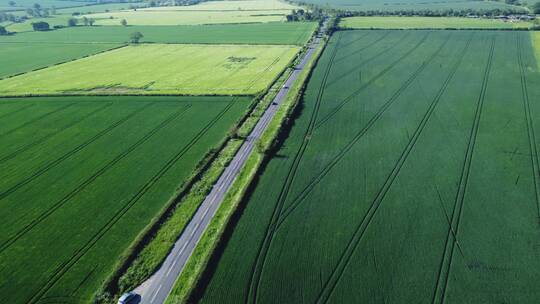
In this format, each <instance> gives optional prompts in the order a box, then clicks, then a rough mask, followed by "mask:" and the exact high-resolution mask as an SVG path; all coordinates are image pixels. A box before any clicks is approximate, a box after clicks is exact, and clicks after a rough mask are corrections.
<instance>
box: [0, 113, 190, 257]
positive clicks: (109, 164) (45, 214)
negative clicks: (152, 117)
mask: <svg viewBox="0 0 540 304" xmlns="http://www.w3.org/2000/svg"><path fill="white" fill-rule="evenodd" d="M189 108H190V106H185V107H181V108H180V109H178V110H177V111H175V112H174V113H172V114H171V115H169V116H167V118H165V119H164V120H163V121H161V122H160V123H159V124H158V125H157V126H155V127H154V128H152V129H151V130H150V131H149V132H148V133H146V134H145V135H144V136H143V137H141V138H140V139H139V140H137V141H136V142H135V143H133V144H131V145H130V146H129V147H128V148H127V149H126V150H124V151H122V152H121V153H120V154H118V155H116V156H115V157H114V158H113V159H112V160H110V161H108V162H107V163H106V164H105V165H104V166H102V167H101V168H99V169H98V170H97V171H95V172H94V173H93V174H92V175H91V176H89V177H88V178H86V179H85V180H84V181H83V182H82V183H80V184H79V185H78V186H77V187H76V188H75V189H73V190H71V191H70V192H69V193H68V194H67V195H65V196H64V197H63V198H62V199H60V200H59V201H57V202H56V203H54V204H53V205H52V206H51V207H50V208H48V209H47V210H46V211H44V212H42V213H41V214H40V215H39V216H37V217H36V218H34V219H33V220H31V221H30V223H28V224H27V225H26V226H25V227H24V228H22V229H21V230H19V231H18V232H17V233H15V234H14V235H13V236H11V237H10V238H8V239H7V240H6V241H4V242H3V243H2V244H1V245H0V253H1V252H3V251H5V250H6V249H8V248H9V247H10V246H11V245H12V244H13V243H15V242H16V241H17V240H18V239H20V238H21V237H23V236H24V235H25V234H26V233H28V232H29V231H31V230H32V229H33V228H34V227H35V226H36V225H38V224H39V223H41V222H42V221H44V220H45V219H46V218H48V217H49V216H50V215H52V214H53V213H54V212H55V211H56V210H58V209H59V208H61V207H62V206H64V205H65V204H66V203H67V202H69V201H70V200H71V199H72V198H73V197H75V196H76V195H77V194H78V193H80V192H81V191H83V190H84V189H85V188H86V187H87V186H89V185H91V184H92V183H93V182H94V181H96V180H97V179H98V178H99V177H100V176H101V175H103V174H105V173H106V172H108V171H109V170H110V169H111V168H114V166H115V165H116V164H117V163H118V162H120V161H121V160H122V159H124V158H125V157H126V156H128V155H129V154H130V153H131V152H133V151H134V150H136V149H137V148H138V147H139V146H141V145H142V144H144V143H145V142H146V141H147V140H148V139H150V138H151V137H152V136H154V135H155V134H156V133H158V132H159V131H160V130H161V129H163V128H164V127H166V126H167V125H168V124H169V123H171V122H172V121H174V120H175V119H176V118H178V117H179V116H180V115H181V114H183V113H185V112H186V111H187V110H188V109H189Z"/></svg>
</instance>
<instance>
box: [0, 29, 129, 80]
mask: <svg viewBox="0 0 540 304" xmlns="http://www.w3.org/2000/svg"><path fill="white" fill-rule="evenodd" d="M13 37H15V36H13ZM1 41H2V39H0V79H1V78H4V77H6V76H12V75H15V74H19V73H24V72H28V71H31V70H34V69H39V68H43V67H46V66H50V65H53V64H57V63H62V62H65V61H69V60H73V59H76V58H82V57H84V56H88V55H92V54H95V53H97V52H101V51H105V50H108V49H112V48H114V47H117V46H119V45H118V44H108V43H104V44H74V43H62V44H61V45H58V44H56V43H39V44H24V43H23V44H21V43H2V42H1Z"/></svg>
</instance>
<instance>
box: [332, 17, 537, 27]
mask: <svg viewBox="0 0 540 304" xmlns="http://www.w3.org/2000/svg"><path fill="white" fill-rule="evenodd" d="M340 26H341V27H344V28H384V29H398V28H404V29H410V28H528V27H530V26H531V23H529V22H503V21H501V20H496V19H483V18H458V17H348V18H343V19H342V21H341V22H340Z"/></svg>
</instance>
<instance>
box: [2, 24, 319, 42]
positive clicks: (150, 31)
mask: <svg viewBox="0 0 540 304" xmlns="http://www.w3.org/2000/svg"><path fill="white" fill-rule="evenodd" d="M316 26H317V24H316V23H315V22H288V23H286V22H269V23H258V24H217V25H200V26H190V25H184V26H181V25H180V26H128V27H123V26H93V27H88V26H77V27H70V28H63V29H59V30H54V31H48V32H26V33H18V34H16V35H10V36H0V45H1V44H2V43H28V44H30V43H125V42H128V41H129V37H130V34H131V33H133V32H141V33H142V34H143V35H144V38H143V39H142V40H141V41H142V42H154V43H204V44H295V45H296V44H297V45H303V44H304V43H305V42H307V40H308V39H309V37H310V36H311V34H312V33H313V31H314V30H315V28H316Z"/></svg>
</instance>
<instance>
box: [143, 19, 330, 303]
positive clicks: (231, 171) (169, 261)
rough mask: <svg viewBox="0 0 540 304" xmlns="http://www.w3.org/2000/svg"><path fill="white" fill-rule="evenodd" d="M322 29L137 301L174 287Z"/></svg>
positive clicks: (157, 298) (152, 299)
mask: <svg viewBox="0 0 540 304" xmlns="http://www.w3.org/2000/svg"><path fill="white" fill-rule="evenodd" d="M324 31H325V26H322V27H321V29H320V30H319V34H317V36H316V37H315V38H314V39H313V40H312V42H311V44H309V45H308V50H307V52H306V53H305V54H304V57H303V58H302V60H301V61H300V63H298V65H296V67H295V69H294V70H293V72H292V73H291V75H290V76H289V78H288V79H287V81H286V82H285V84H284V85H283V87H282V88H281V89H280V91H279V92H278V94H277V95H276V97H275V98H274V101H273V102H272V103H271V104H270V106H269V107H268V108H267V109H266V111H265V112H264V114H263V116H262V117H261V118H260V119H259V121H258V122H257V124H256V125H255V128H253V130H252V131H251V133H250V135H249V136H248V137H247V139H246V140H245V141H244V143H243V144H242V146H241V147H240V149H239V150H238V152H237V153H236V155H235V156H234V158H233V160H232V161H231V162H230V164H229V165H228V166H227V168H225V170H224V172H223V174H222V175H221V176H220V178H219V179H218V181H217V183H216V184H215V185H214V187H213V188H212V190H211V191H210V193H209V194H208V196H207V197H206V199H205V200H204V201H203V202H202V204H201V205H200V206H199V208H198V210H197V212H196V213H195V215H194V216H193V218H192V219H191V221H190V222H189V224H188V225H187V227H186V228H185V230H184V232H183V233H182V235H181V236H180V238H179V239H178V240H177V241H176V243H175V244H174V247H173V249H172V251H171V252H170V253H169V255H168V256H167V258H166V260H165V262H164V263H163V265H162V266H161V268H160V269H159V270H158V271H157V272H156V273H155V274H154V275H153V276H152V277H151V278H150V279H148V280H147V281H146V282H144V283H143V284H142V285H141V286H139V287H137V288H136V289H135V290H134V292H136V293H137V294H139V295H140V296H141V302H140V303H143V304H161V303H164V302H165V300H166V299H167V296H168V295H169V293H170V292H171V290H172V288H173V287H174V283H175V282H176V279H177V278H178V277H179V276H180V273H182V270H183V269H184V266H185V265H186V262H187V260H188V259H189V257H190V256H191V254H192V253H193V251H194V250H195V247H196V246H197V243H198V242H199V240H200V238H201V236H202V234H203V233H204V231H205V229H206V227H207V226H208V224H209V223H210V221H211V220H212V218H213V217H214V215H215V213H216V210H217V209H218V208H219V206H220V204H221V202H222V201H223V198H224V197H225V194H226V193H227V191H228V190H229V188H230V187H231V186H232V184H233V182H234V180H235V179H236V177H237V176H238V173H239V172H240V169H242V167H243V166H244V165H245V163H246V161H247V159H248V157H249V155H250V154H251V152H252V151H253V149H254V147H255V143H256V142H257V140H258V139H259V138H260V137H261V135H262V134H263V133H264V131H265V130H266V128H267V127H268V125H269V124H270V122H271V121H272V118H273V117H274V115H275V114H276V111H277V109H278V108H279V106H280V105H281V103H282V102H283V101H284V100H285V97H286V96H287V93H288V92H289V88H290V87H291V86H292V85H293V84H294V82H295V81H296V80H297V78H298V76H299V74H300V73H301V72H302V71H303V70H304V68H305V66H306V64H307V63H308V62H309V60H310V59H311V57H312V56H313V54H314V52H315V48H316V47H317V46H318V44H319V43H320V39H321V38H320V37H321V36H322V35H321V33H323V32H324Z"/></svg>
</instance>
